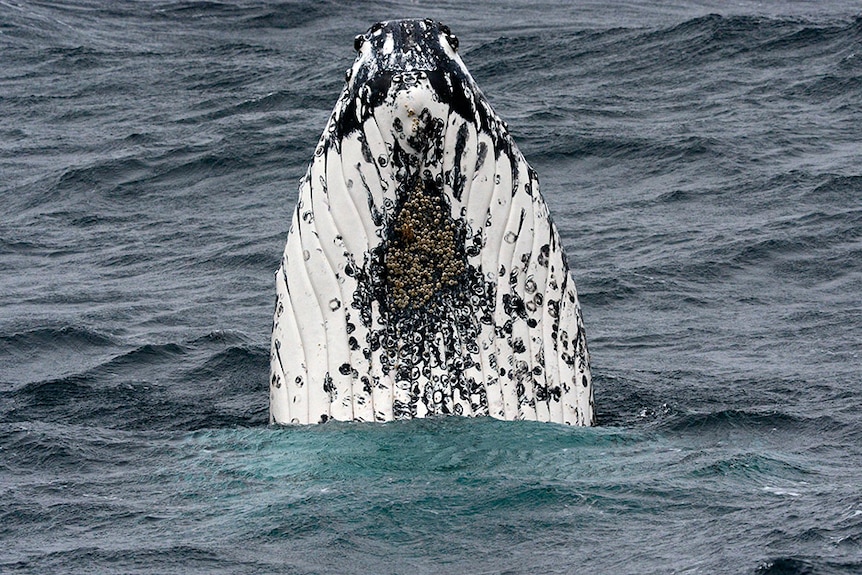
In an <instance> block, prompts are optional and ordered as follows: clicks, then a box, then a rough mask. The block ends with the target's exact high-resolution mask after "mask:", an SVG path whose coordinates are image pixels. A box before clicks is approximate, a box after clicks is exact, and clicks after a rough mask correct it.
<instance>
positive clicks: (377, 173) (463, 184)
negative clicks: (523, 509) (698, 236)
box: [269, 19, 594, 425]
mask: <svg viewBox="0 0 862 575" xmlns="http://www.w3.org/2000/svg"><path fill="white" fill-rule="evenodd" d="M354 49H355V51H356V53H357V55H356V61H355V63H354V64H353V66H352V67H351V68H350V69H349V70H348V71H347V75H346V85H345V87H344V89H343V91H342V92H341V95H340V97H339V99H338V102H337V103H336V105H335V109H334V110H333V112H332V115H331V116H330V118H329V121H328V123H327V125H326V128H325V129H324V132H323V134H322V136H321V138H320V141H319V142H318V144H317V148H316V149H315V152H314V158H313V159H312V161H311V163H310V165H309V166H308V170H307V172H306V174H305V176H304V177H303V178H302V179H301V180H300V185H299V198H298V201H297V204H296V209H295V211H294V213H293V218H292V222H291V225H290V229H289V231H288V237H287V244H286V246H285V249H284V255H283V257H282V259H281V264H280V266H279V269H278V271H277V272H276V278H275V279H276V293H277V298H276V303H275V313H274V318H273V327H272V347H271V374H270V386H269V387H270V421H271V423H276V424H290V423H296V424H306V423H322V422H325V421H328V420H331V419H335V420H342V421H352V420H355V421H390V420H394V419H409V418H420V417H432V416H437V415H448V414H454V415H462V416H491V417H495V418H498V419H506V420H516V419H526V420H538V421H551V422H557V423H563V424H569V425H592V424H593V423H594V413H593V412H594V410H593V391H592V380H591V375H590V366H589V352H588V350H587V343H586V337H585V334H584V323H583V318H582V315H581V308H580V305H579V303H578V296H577V292H576V290H575V284H574V282H573V281H572V278H571V275H570V272H569V269H568V264H567V261H566V257H565V255H564V254H563V247H562V244H561V242H560V236H559V233H558V231H557V229H556V227H555V225H554V223H553V220H552V219H551V216H550V214H549V213H548V208H547V206H546V204H545V202H544V200H543V199H542V196H541V195H540V193H539V181H538V177H537V175H536V172H535V171H534V170H533V169H532V168H531V167H530V165H529V164H528V163H527V162H526V160H525V159H524V157H523V156H522V155H521V152H520V151H519V150H518V148H517V146H516V145H515V142H514V141H513V140H512V137H511V136H510V135H509V132H508V128H507V125H506V123H505V122H504V121H502V120H501V119H500V118H499V117H498V116H497V115H496V114H495V113H494V111H493V110H492V109H491V106H490V104H489V103H488V100H487V99H486V98H485V96H484V95H483V94H482V92H481V91H480V90H479V87H478V86H477V85H476V83H475V81H474V80H473V78H472V76H471V75H470V73H469V72H468V71H467V68H466V67H465V66H464V63H463V62H462V60H461V57H460V56H459V54H458V39H457V37H456V36H455V35H453V34H452V32H451V31H450V29H449V28H448V27H447V26H445V25H443V24H440V23H438V22H434V21H432V20H427V19H426V20H398V21H389V22H381V23H378V24H375V25H374V26H372V27H371V28H370V29H369V30H368V31H367V32H366V33H364V34H361V35H359V36H357V37H356V39H355V41H354Z"/></svg>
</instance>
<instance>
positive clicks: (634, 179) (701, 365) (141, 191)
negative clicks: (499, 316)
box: [0, 0, 862, 575]
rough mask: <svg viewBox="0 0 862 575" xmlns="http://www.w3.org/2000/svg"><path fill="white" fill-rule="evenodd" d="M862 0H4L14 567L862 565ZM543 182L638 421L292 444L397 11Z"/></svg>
mask: <svg viewBox="0 0 862 575" xmlns="http://www.w3.org/2000/svg"><path fill="white" fill-rule="evenodd" d="M860 15H862V3H860V2H845V1H838V0H832V1H827V2H768V3H759V2H749V1H742V2H734V3H732V4H731V3H725V2H707V1H695V0H690V1H688V2H674V3H671V2H659V3H647V2H643V3H640V2H622V3H620V2H613V3H612V2H598V1H593V2H586V3H583V4H581V5H580V6H578V7H573V6H567V5H558V4H550V3H549V4H542V5H532V4H528V3H526V2H525V3H521V2H512V1H510V2H502V3H501V2H493V3H492V2H487V3H485V2H470V3H460V2H442V3H441V2H435V3H434V4H433V7H432V6H430V4H429V5H425V4H424V3H414V2H369V3H362V5H361V7H359V6H358V5H357V4H356V3H349V2H307V3H303V2H270V1H265V0H259V1H257V0H241V1H239V2H230V3H227V2H190V1H181V2H168V1H160V2H156V1H140V2H109V1H108V0H70V1H66V2H27V1H14V0H3V1H0V119H2V121H0V494H2V499H0V502H2V505H0V572H3V573H34V574H35V573H39V574H42V573H94V574H95V573H182V574H188V573H207V574H209V573H226V574H228V573H230V574H236V573H289V574H294V573H297V574H299V573H320V574H323V573H356V574H360V573H362V574H365V573H368V574H371V573H381V574H415V573H434V574H437V573H453V574H455V573H471V574H473V573H518V574H521V573H583V572H589V573H600V574H603V573H632V574H635V573H637V574H640V573H655V574H665V573H705V574H714V573H747V574H752V575H754V574H758V575H765V574H769V575H776V574H791V573H792V574H838V573H841V574H843V573H860V572H862V447H860V446H862V416H860V407H859V406H860V404H862V361H860V349H862V338H860V335H859V334H860V333H862V127H860V126H862V17H860ZM407 16H423V17H424V16H430V17H434V18H437V19H440V20H442V21H444V22H445V23H447V24H449V26H450V27H451V28H452V30H453V31H454V32H455V33H456V34H457V35H458V36H459V38H460V43H461V53H462V56H463V58H464V60H465V62H466V64H467V66H468V67H469V68H470V69H471V71H472V72H473V75H474V76H475V78H476V80H477V81H478V83H479V85H480V86H482V88H483V90H484V92H485V93H486V95H487V96H488V97H489V99H490V100H491V102H492V104H493V105H494V106H495V107H496V109H497V111H498V112H499V113H500V115H501V116H502V117H503V118H505V119H507V120H508V122H509V125H510V128H511V131H512V132H513V134H514V136H515V138H516V140H517V141H518V142H519V144H520V147H521V148H522V150H523V152H524V154H525V155H526V157H527V158H528V159H529V160H530V161H531V162H532V164H533V165H534V167H535V168H536V169H537V171H538V172H539V175H540V178H541V179H542V186H543V191H544V194H545V197H546V199H547V201H548V203H549V205H550V207H551V210H552V212H553V214H554V216H555V220H556V222H557V224H558V226H559V228H560V231H561V234H562V236H563V239H564V243H565V245H566V249H567V252H568V255H569V262H570V265H571V267H572V269H573V273H574V276H575V279H576V282H577V284H578V287H579V290H580V294H581V303H582V306H583V308H584V316H585V319H586V323H587V334H588V338H589V343H590V350H591V354H592V359H593V372H594V375H595V385H596V406H597V410H598V419H599V424H600V426H599V427H597V428H594V429H570V428H565V427H562V426H556V425H552V424H536V423H527V422H499V421H494V420H481V419H480V420H461V419H454V418H452V419H439V420H426V421H413V422H396V423H392V424H386V425H367V424H365V425H359V424H327V425H323V426H315V427H308V428H286V429H278V428H271V427H268V426H267V373H268V355H269V328H270V321H271V306H272V301H273V298H274V283H273V272H274V270H275V268H276V266H277V263H278V259H279V257H280V254H281V250H282V248H283V244H284V240H285V238H286V232H287V227H288V224H289V216H290V212H291V209H292V207H293V204H294V201H295V198H296V184H297V181H298V179H299V177H300V176H301V175H302V174H303V173H304V171H305V166H306V164H307V162H308V160H309V159H310V158H311V154H312V152H313V147H314V143H315V142H316V141H317V139H318V137H319V135H320V131H321V130H322V128H323V125H324V122H325V120H326V118H327V116H328V115H329V113H330V111H331V108H332V106H333V104H334V102H335V99H336V97H337V94H338V92H339V90H340V89H341V85H342V81H343V74H344V70H345V69H346V68H347V67H348V65H349V64H350V62H351V61H352V57H353V52H352V39H353V36H354V35H355V34H357V33H360V32H362V31H364V30H365V29H366V28H367V27H368V26H369V25H370V24H371V23H373V22H374V21H376V20H379V19H386V18H392V17H407Z"/></svg>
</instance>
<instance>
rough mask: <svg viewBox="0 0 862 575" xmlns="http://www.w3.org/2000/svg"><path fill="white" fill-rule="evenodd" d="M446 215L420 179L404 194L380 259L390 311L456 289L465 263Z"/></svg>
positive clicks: (416, 305)
mask: <svg viewBox="0 0 862 575" xmlns="http://www.w3.org/2000/svg"><path fill="white" fill-rule="evenodd" d="M432 185H433V184H432ZM448 212H449V209H448V206H447V205H446V203H445V201H444V200H443V198H442V196H441V194H440V193H439V192H438V193H427V192H426V184H425V183H424V182H423V181H422V180H421V179H419V180H418V181H417V183H416V185H415V186H413V189H412V190H411V191H410V193H408V194H407V197H406V199H405V201H404V203H403V205H402V206H401V209H400V211H399V212H398V213H397V215H396V216H395V219H394V222H393V226H392V235H391V238H390V240H389V245H388V249H387V250H386V255H385V258H384V265H385V267H386V278H387V284H388V285H389V288H390V291H389V293H390V296H391V300H390V301H391V304H392V305H393V306H394V307H395V309H405V308H408V307H411V308H420V307H422V306H424V305H425V304H427V303H428V302H429V300H431V298H433V297H434V296H435V295H436V294H437V293H439V292H440V291H442V290H444V289H446V288H451V287H454V286H456V285H458V281H459V278H460V277H461V276H462V275H463V274H464V270H465V266H466V263H465V260H464V254H463V249H461V248H460V246H459V243H458V236H457V230H456V227H455V222H454V221H453V220H452V218H451V217H450V216H449V213H448Z"/></svg>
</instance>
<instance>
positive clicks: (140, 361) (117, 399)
mask: <svg viewBox="0 0 862 575" xmlns="http://www.w3.org/2000/svg"><path fill="white" fill-rule="evenodd" d="M50 336H51V334H50V332H48V334H41V335H36V336H31V337H29V338H23V339H21V338H19V340H18V345H19V349H21V350H22V351H21V353H24V352H26V353H29V354H33V353H34V350H41V349H42V348H41V347H40V345H41V343H42V342H44V341H45V338H49V337H50ZM87 337H89V335H87V334H85V335H84V336H83V337H81V336H79V337H78V339H84V338H87ZM97 343H99V344H100V345H99V347H100V349H102V351H103V356H104V348H109V349H113V350H116V348H117V347H121V346H120V345H118V344H117V343H116V342H114V341H112V340H106V341H101V340H97ZM33 344H35V345H36V347H29V345H33ZM55 344H56V342H55ZM42 352H44V350H42ZM268 370H269V353H268V350H266V349H263V348H258V347H254V346H250V345H249V344H248V343H247V342H246V341H245V338H242V337H240V336H239V335H237V334H227V335H225V334H223V333H218V332H217V333H214V334H210V335H208V336H204V337H201V338H197V339H195V340H193V341H191V342H183V343H166V344H158V345H156V344H146V345H142V346H138V347H135V348H133V349H130V350H127V351H123V352H121V353H119V354H117V353H116V351H114V352H113V353H112V354H111V355H110V357H109V358H108V359H106V360H102V361H99V362H98V363H97V364H96V365H94V366H92V367H88V368H86V369H84V370H83V371H78V372H74V373H71V374H69V375H65V376H62V377H57V378H52V379H47V380H40V381H33V382H30V383H26V384H24V385H20V384H19V385H14V384H8V383H7V384H6V388H7V389H6V391H4V392H2V393H0V398H2V407H3V410H4V419H5V420H7V421H18V422H24V421H57V422H66V423H70V424H84V423H91V424H94V425H98V426H104V427H112V428H119V429H141V430H146V429H173V430H177V429H184V430H189V429H200V428H206V427H225V426H227V427H231V426H258V425H265V424H266V422H267V418H268V415H267V412H266V407H267V404H266V402H267V395H266V382H267V374H268Z"/></svg>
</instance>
